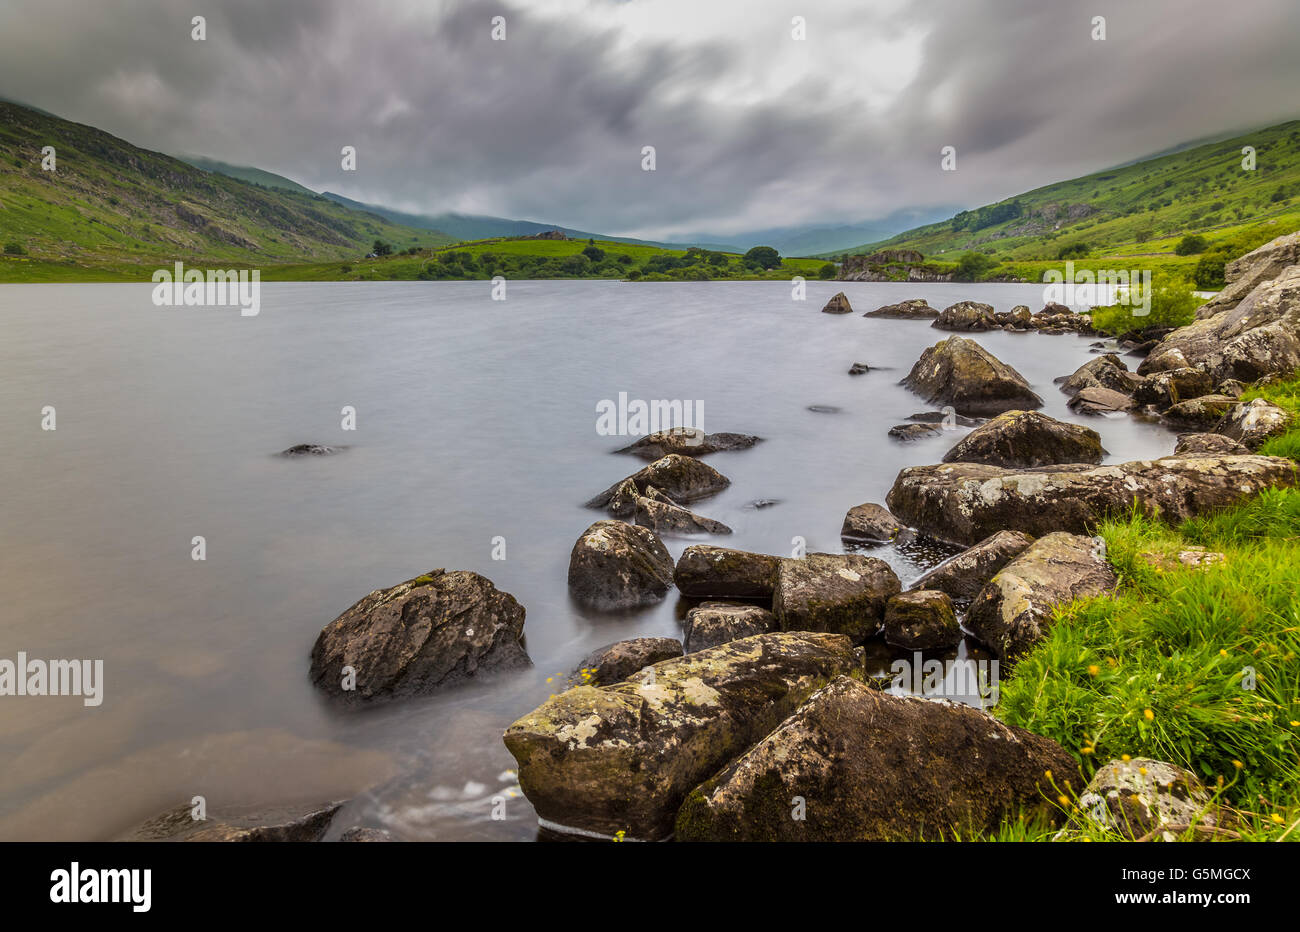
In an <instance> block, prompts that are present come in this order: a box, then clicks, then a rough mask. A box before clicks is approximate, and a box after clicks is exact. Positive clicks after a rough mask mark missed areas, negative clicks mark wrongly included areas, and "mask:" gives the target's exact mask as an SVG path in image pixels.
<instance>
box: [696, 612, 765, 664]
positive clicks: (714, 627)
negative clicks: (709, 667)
mask: <svg viewBox="0 0 1300 932" xmlns="http://www.w3.org/2000/svg"><path fill="white" fill-rule="evenodd" d="M779 627H780V626H779V625H778V624H777V623H776V616H775V615H773V614H772V613H771V612H770V611H768V610H767V609H765V608H763V606H761V605H744V604H740V603H736V602H705V603H704V604H703V605H699V606H696V607H695V608H693V609H691V610H690V611H689V612H687V613H686V624H685V634H686V653H688V654H691V653H694V652H695V651H698V650H707V649H708V648H710V647H717V646H718V645H720V644H726V643H727V642H729V641H738V640H740V639H741V638H747V637H752V636H753V635H755V634H767V633H768V632H769V631H776V630H777V629H778V628H779Z"/></svg>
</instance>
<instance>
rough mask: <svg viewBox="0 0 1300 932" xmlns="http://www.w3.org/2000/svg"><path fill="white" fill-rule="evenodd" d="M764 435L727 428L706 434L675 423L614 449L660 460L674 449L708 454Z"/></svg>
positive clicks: (739, 447)
mask: <svg viewBox="0 0 1300 932" xmlns="http://www.w3.org/2000/svg"><path fill="white" fill-rule="evenodd" d="M762 439H763V438H762V437H755V436H754V435H753V434H733V433H727V432H723V433H717V434H706V433H705V432H704V431H702V430H699V429H698V428H695V427H674V428H671V429H669V430H661V431H658V432H656V433H653V434H647V435H646V436H644V437H642V438H641V439H640V440H638V441H637V442H636V443H633V444H630V445H628V446H626V447H623V448H622V449H621V450H616V451H615V452H616V453H629V454H631V455H632V456H639V457H641V459H643V460H657V459H661V458H663V457H665V456H668V455H669V454H673V453H677V454H681V455H683V456H708V455H709V454H710V453H722V452H725V451H729V450H748V449H749V448H750V447H752V446H754V444H756V443H758V442H760V441H761V440H762Z"/></svg>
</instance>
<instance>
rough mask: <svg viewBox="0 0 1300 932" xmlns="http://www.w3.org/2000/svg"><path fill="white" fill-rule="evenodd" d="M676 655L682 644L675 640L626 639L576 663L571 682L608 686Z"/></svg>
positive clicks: (596, 651) (600, 649)
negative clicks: (576, 667)
mask: <svg viewBox="0 0 1300 932" xmlns="http://www.w3.org/2000/svg"><path fill="white" fill-rule="evenodd" d="M680 656H682V642H681V641H679V640H677V639H676V638H629V639H628V640H626V641H616V642H615V643H613V644H610V645H607V646H606V647H601V648H598V649H597V650H594V651H592V652H591V653H590V654H588V655H587V656H586V657H584V658H583V660H582V663H580V664H578V669H577V672H576V673H574V674H573V676H572V677H571V679H573V680H574V681H576V682H578V683H581V684H582V685H585V686H609V685H610V684H612V683H621V682H623V680H625V679H627V678H628V677H629V676H631V675H632V674H633V673H637V672H639V671H641V670H644V669H645V668H646V667H649V666H653V665H654V664H656V663H659V662H660V661H662V660H672V659H673V658H674V657H680Z"/></svg>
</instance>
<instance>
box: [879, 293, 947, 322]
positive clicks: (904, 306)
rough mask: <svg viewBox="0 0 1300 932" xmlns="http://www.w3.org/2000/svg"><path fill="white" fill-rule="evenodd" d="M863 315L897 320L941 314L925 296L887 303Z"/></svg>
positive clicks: (917, 318) (916, 318) (922, 318)
mask: <svg viewBox="0 0 1300 932" xmlns="http://www.w3.org/2000/svg"><path fill="white" fill-rule="evenodd" d="M862 316H863V317H885V318H891V319H895V320H925V319H932V318H935V317H938V316H939V312H938V311H937V310H936V309H934V308H932V307H930V305H929V304H928V303H927V302H926V300H925V298H911V299H909V300H907V301H900V302H899V303H898V304H886V305H885V306H884V307H878V308H876V309H875V310H874V311H867V313H865V314H863V315H862Z"/></svg>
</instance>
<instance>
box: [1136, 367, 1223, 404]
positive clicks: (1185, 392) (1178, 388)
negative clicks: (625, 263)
mask: <svg viewBox="0 0 1300 932" xmlns="http://www.w3.org/2000/svg"><path fill="white" fill-rule="evenodd" d="M1213 392H1214V380H1213V379H1212V378H1210V377H1209V376H1208V375H1207V374H1206V373H1204V372H1202V371H1201V370H1200V369H1192V368H1188V367H1183V368H1181V369H1170V370H1168V371H1166V372H1156V373H1154V374H1152V375H1150V376H1147V377H1146V378H1145V379H1143V380H1142V382H1141V384H1140V385H1138V386H1137V388H1136V390H1135V391H1134V392H1133V400H1134V401H1136V402H1137V403H1138V404H1140V405H1152V406H1153V407H1154V408H1155V409H1156V410H1158V411H1164V410H1166V409H1168V408H1171V407H1173V406H1174V405H1176V404H1178V403H1179V402H1180V401H1186V400H1188V399H1191V398H1200V397H1201V396H1202V395H1209V394H1212V393H1213Z"/></svg>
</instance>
